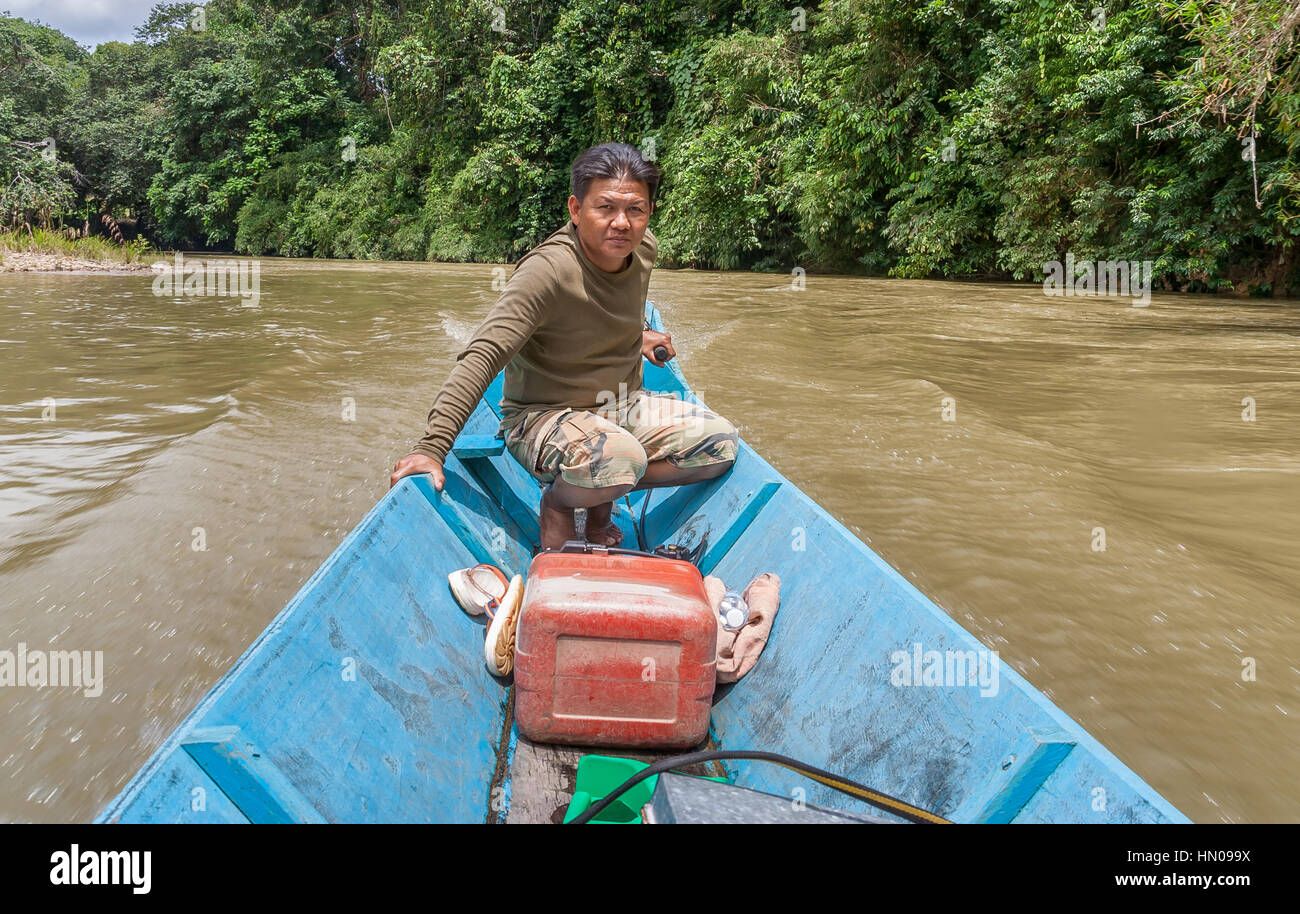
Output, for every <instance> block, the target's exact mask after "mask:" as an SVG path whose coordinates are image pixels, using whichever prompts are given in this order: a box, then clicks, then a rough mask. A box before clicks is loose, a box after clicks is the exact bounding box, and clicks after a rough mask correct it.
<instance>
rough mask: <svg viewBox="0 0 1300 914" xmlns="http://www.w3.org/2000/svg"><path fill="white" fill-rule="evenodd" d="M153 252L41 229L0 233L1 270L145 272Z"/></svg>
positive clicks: (140, 246)
mask: <svg viewBox="0 0 1300 914" xmlns="http://www.w3.org/2000/svg"><path fill="white" fill-rule="evenodd" d="M156 254H157V252H156V251H154V250H153V249H152V248H151V247H149V246H148V245H147V244H143V243H138V242H132V243H130V244H126V245H118V244H114V243H113V242H111V241H107V240H105V239H103V238H66V237H64V236H62V235H58V234H55V233H53V232H41V231H38V232H32V233H31V234H22V233H19V232H11V233H4V234H0V273H148V272H150V271H151V269H152V268H151V266H150V264H151V263H152V262H153V260H154V259H155V255H156Z"/></svg>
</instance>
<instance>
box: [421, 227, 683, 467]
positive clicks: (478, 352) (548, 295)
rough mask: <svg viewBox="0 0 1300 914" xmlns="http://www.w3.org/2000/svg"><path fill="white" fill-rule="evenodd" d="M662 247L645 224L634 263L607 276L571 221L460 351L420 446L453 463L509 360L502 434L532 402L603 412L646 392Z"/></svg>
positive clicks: (525, 267) (529, 261) (524, 264)
mask: <svg viewBox="0 0 1300 914" xmlns="http://www.w3.org/2000/svg"><path fill="white" fill-rule="evenodd" d="M658 252H659V242H658V241H657V240H656V239H655V237H654V234H653V233H652V232H651V231H650V230H649V229H646V232H645V236H644V238H642V240H641V243H640V244H639V245H638V246H637V248H636V250H634V251H632V253H630V254H628V256H627V266H625V267H624V268H623V269H622V270H621V271H619V272H617V273H607V272H605V271H604V270H602V269H601V268H600V267H598V266H596V265H595V264H594V263H592V262H591V260H590V259H588V257H587V255H586V253H585V252H584V251H583V250H582V246H581V245H580V244H579V242H578V234H577V226H576V225H574V224H573V222H572V221H570V222H568V223H567V224H566V225H565V226H564V227H563V228H560V229H557V230H556V231H555V232H553V233H552V234H551V235H550V236H549V237H548V238H547V239H546V240H545V241H543V242H542V243H541V244H539V245H538V246H537V247H535V248H533V249H532V250H531V251H529V252H528V253H527V254H525V255H524V256H523V257H522V258H520V260H519V262H518V263H517V264H516V265H515V271H514V273H513V274H511V276H510V279H509V281H508V282H507V283H506V287H505V289H504V291H502V293H501V297H500V298H499V299H498V300H497V303H496V304H495V305H494V306H493V307H492V310H490V311H489V312H488V314H487V317H486V318H485V319H484V321H483V323H482V324H480V325H479V327H478V329H477V330H476V331H475V332H474V338H473V339H472V340H470V342H469V344H468V345H467V346H466V347H465V348H464V349H463V350H462V351H461V353H460V354H459V355H457V356H456V364H455V366H454V367H453V368H452V370H451V374H450V375H449V376H448V377H447V380H446V382H445V383H444V384H443V385H442V389H441V390H440V391H438V395H437V397H436V398H435V399H434V401H433V409H432V410H430V412H429V424H428V427H427V429H426V430H425V435H424V437H423V438H421V439H420V442H419V443H418V444H417V445H416V446H415V447H414V448H413V449H412V453H416V454H424V455H426V456H428V457H432V458H434V459H435V460H437V461H439V462H440V463H442V462H444V461H445V460H446V457H447V453H448V452H449V451H450V450H451V446H452V443H453V442H454V441H455V440H456V436H457V435H459V434H460V430H461V429H462V428H464V426H465V422H466V421H467V420H468V419H469V416H470V414H471V413H472V412H473V411H474V407H475V405H476V404H477V403H478V401H479V399H480V398H481V397H482V396H483V393H484V392H485V391H486V390H487V388H488V385H489V384H491V383H492V379H493V378H495V377H496V376H497V373H498V372H499V371H501V369H502V368H503V367H504V368H505V372H506V377H505V388H504V395H505V396H504V398H503V399H502V401H501V426H500V429H499V431H502V432H504V431H506V430H508V429H509V428H510V427H511V426H512V425H513V424H514V421H517V420H518V418H520V417H522V415H523V413H524V412H525V411H527V410H530V409H536V408H539V407H544V408H556V407H569V408H573V409H598V408H600V407H602V406H608V405H609V404H610V403H611V402H612V400H613V399H615V398H619V397H623V396H626V395H628V394H631V393H632V392H633V391H635V390H639V389H640V387H641V330H642V319H643V317H644V315H645V301H646V293H647V292H648V291H649V288H650V271H651V269H652V268H653V267H654V262H655V257H656V256H657V254H658ZM620 384H622V385H626V386H625V387H624V388H623V389H622V390H620V387H619V385H620Z"/></svg>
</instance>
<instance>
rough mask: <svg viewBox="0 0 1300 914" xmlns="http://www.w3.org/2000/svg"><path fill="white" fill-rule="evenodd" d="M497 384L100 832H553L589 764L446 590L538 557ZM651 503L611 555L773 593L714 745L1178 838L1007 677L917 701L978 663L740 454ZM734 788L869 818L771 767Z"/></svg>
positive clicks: (958, 639)
mask: <svg viewBox="0 0 1300 914" xmlns="http://www.w3.org/2000/svg"><path fill="white" fill-rule="evenodd" d="M647 316H648V317H649V318H650V320H651V323H652V325H653V326H654V327H655V328H656V329H662V324H661V322H660V317H659V314H658V311H657V310H656V309H655V308H654V306H653V305H652V304H650V303H649V302H647ZM644 383H645V387H646V388H647V389H650V390H655V391H664V392H669V393H673V394H676V395H680V396H683V397H686V398H689V399H691V400H693V401H695V402H700V401H699V400H698V398H696V397H695V395H694V394H693V393H692V392H691V391H690V388H689V387H688V386H687V384H686V380H685V378H683V377H682V375H681V373H680V371H679V370H678V368H677V365H676V363H675V362H673V363H669V365H668V366H667V367H666V368H660V367H657V366H654V365H652V364H650V363H649V362H647V363H646V365H645V382H644ZM501 384H502V378H501V377H498V378H497V379H496V381H495V382H494V384H493V386H492V387H491V388H489V390H488V392H487V394H486V395H485V396H484V398H483V400H482V401H481V402H480V403H479V405H478V407H477V409H476V411H475V412H474V414H473V415H472V416H471V418H470V420H469V422H468V423H467V425H466V427H465V429H464V430H463V431H462V433H461V435H460V437H459V438H458V439H457V443H456V447H455V449H454V451H453V453H452V454H451V455H449V456H448V458H447V461H446V466H445V472H446V484H445V486H444V489H443V491H442V492H441V493H439V492H437V491H435V490H434V488H433V486H432V484H431V481H430V479H429V477H427V476H413V477H407V478H406V479H403V480H402V481H401V482H400V483H399V484H398V485H397V486H395V487H394V488H393V489H392V490H390V491H389V492H388V493H387V494H386V495H385V496H384V497H383V498H382V499H380V501H379V503H378V504H376V505H375V506H374V508H373V509H372V510H371V511H370V512H369V513H368V514H367V515H366V516H365V517H364V518H363V519H362V521H361V522H360V523H359V524H358V525H357V527H356V529H354V530H353V531H352V532H351V533H350V534H349V535H348V537H347V538H346V539H345V540H344V541H343V542H342V543H341V544H340V545H339V547H338V548H337V549H336V550H335V552H334V554H333V555H331V556H330V557H329V558H328V559H327V560H326V561H325V563H324V564H323V565H322V566H321V567H320V569H319V570H318V571H317V572H316V573H315V574H314V575H313V576H312V577H311V579H310V580H309V581H308V582H307V583H306V584H305V585H304V586H303V588H302V589H301V591H299V593H298V594H297V596H296V597H294V599H293V600H292V601H290V603H289V604H288V606H286V607H285V608H284V610H283V611H282V612H281V613H280V614H279V615H278V616H277V617H276V618H275V619H274V620H273V621H272V622H271V624H270V625H269V626H268V627H267V629H266V630H265V631H264V632H263V633H262V634H261V636H260V637H259V638H258V639H257V641H256V642H255V643H254V644H253V645H252V646H251V647H249V648H248V650H247V651H246V652H245V653H244V654H243V656H241V657H240V658H239V660H238V661H237V662H236V663H235V664H234V666H233V667H232V668H231V669H230V671H229V672H227V673H226V675H225V676H224V677H223V678H222V679H221V680H220V681H219V682H218V683H217V684H216V686H215V687H214V688H213V689H212V691H211V692H210V693H209V694H208V695H207V696H206V697H205V698H204V699H203V700H202V701H201V702H200V703H199V705H198V706H197V707H196V708H195V709H194V710H193V711H192V712H191V713H190V714H189V716H188V717H186V719H185V720H184V721H183V722H182V723H181V724H180V726H179V727H178V728H177V729H176V731H175V732H174V733H172V734H171V736H169V737H168V738H167V739H166V741H165V742H164V743H163V744H162V745H161V746H160V747H159V748H158V750H157V751H156V752H155V753H154V754H153V756H152V757H151V758H150V759H149V760H148V761H147V762H146V763H145V764H144V766H143V768H141V770H140V771H139V772H138V773H137V774H136V776H135V777H134V778H133V779H132V780H131V781H130V782H129V783H128V785H127V786H126V788H125V789H124V790H123V791H122V792H121V793H120V794H119V795H118V796H117V797H116V798H115V799H114V800H113V801H112V802H111V803H110V804H109V805H108V807H107V808H106V809H105V810H104V811H103V812H102V813H101V815H100V817H99V819H98V821H101V822H499V821H505V822H518V821H558V818H559V814H561V813H562V810H563V806H564V804H565V803H567V801H568V793H569V792H570V791H571V790H572V783H573V782H572V769H573V764H574V762H575V760H576V759H577V757H578V756H579V755H580V754H581V751H579V750H572V749H564V748H561V747H547V746H538V745H533V744H530V743H528V742H527V741H526V740H522V739H520V738H519V737H518V735H517V733H516V732H515V730H514V727H513V721H512V702H511V700H510V686H509V684H508V683H507V682H504V681H502V680H499V679H497V678H494V677H493V676H491V675H490V674H489V673H488V672H487V670H486V669H485V666H484V663H483V628H482V624H481V623H480V622H477V621H476V620H473V619H471V618H469V617H468V616H466V614H465V613H463V612H462V611H461V610H460V609H459V608H458V607H457V605H456V603H455V602H454V600H453V599H452V597H451V594H450V592H449V589H448V587H447V575H448V573H449V572H451V571H453V570H455V569H458V568H464V567H467V566H469V565H473V564H475V563H478V562H490V563H493V564H495V565H497V566H498V567H500V568H501V569H502V570H504V571H506V572H507V573H508V574H514V573H520V574H523V573H526V571H527V568H528V564H529V560H530V556H531V554H532V548H533V545H534V544H535V543H536V542H537V541H538V534H539V531H538V520H537V518H538V505H539V500H540V490H539V486H538V484H537V483H536V481H535V480H533V479H532V477H531V476H529V475H528V474H527V473H526V472H525V471H524V469H523V468H522V467H520V466H519V465H518V464H517V463H516V462H515V461H514V460H513V459H512V458H511V457H510V456H509V455H508V454H506V453H503V450H502V442H501V441H500V440H498V439H496V438H495V437H494V436H495V433H496V428H497V422H498V415H497V411H496V406H495V404H497V403H499V401H500V398H501ZM648 497H649V499H650V501H649V503H648V504H645V503H644V499H645V498H647V493H645V492H636V493H633V494H632V497H631V498H630V499H629V502H628V504H627V505H624V504H620V505H619V507H618V509H617V510H616V512H615V517H616V519H617V520H618V522H619V523H620V524H621V525H622V526H623V527H624V530H625V534H626V537H627V538H626V540H625V543H634V542H636V531H635V528H634V526H633V525H634V519H633V514H632V511H635V512H636V518H637V520H638V521H639V520H640V519H641V517H642V516H643V517H644V536H645V539H646V541H647V542H648V543H650V544H652V545H657V544H664V543H678V544H681V545H684V546H687V547H692V548H693V547H696V546H698V545H699V544H700V543H701V542H703V543H704V544H705V548H704V552H703V554H702V555H701V556H700V558H699V560H698V564H699V566H700V568H701V570H702V571H703V572H704V573H706V574H715V575H717V576H719V577H721V578H722V579H723V580H724V581H727V582H728V583H730V584H732V585H733V586H736V585H740V586H743V584H744V583H745V582H747V581H749V580H750V579H751V578H752V577H753V576H754V575H756V574H758V573H760V572H765V571H770V572H775V573H777V574H779V575H780V577H781V581H782V589H781V610H780V613H779V614H778V616H777V620H776V625H775V628H774V629H773V632H772V637H771V641H770V642H769V644H768V646H767V649H766V651H765V652H764V654H763V656H762V658H761V659H760V661H759V663H758V665H757V666H756V667H755V668H754V670H753V671H752V672H751V673H750V674H749V675H748V676H747V677H745V678H744V679H743V680H741V681H740V682H739V683H737V684H735V685H733V686H723V687H721V688H720V689H719V691H718V694H717V696H716V698H715V704H714V707H713V716H712V723H711V730H710V744H711V746H713V747H715V748H720V749H724V750H725V749H763V750H768V751H773V752H778V753H782V754H784V755H786V756H790V757H793V758H795V759H799V760H801V761H803V762H807V763H809V764H811V765H814V766H817V767H819V768H822V769H825V770H828V771H832V772H835V773H836V774H839V775H842V776H844V777H847V778H851V779H853V780H855V781H858V782H860V783H863V784H867V785H870V786H871V787H873V788H875V789H877V790H880V791H884V792H885V793H888V794H892V795H893V796H895V797H898V798H900V799H902V800H905V801H907V802H909V803H912V804H914V805H916V806H918V807H921V808H923V809H926V810H930V811H933V812H935V813H937V814H939V815H941V816H944V817H946V818H948V819H951V820H953V821H956V822H1097V823H1109V822H1186V821H1187V819H1186V817H1185V816H1183V815H1182V814H1181V813H1180V812H1179V811H1178V810H1177V809H1175V808H1174V807H1173V806H1172V805H1171V804H1170V803H1169V802H1168V801H1166V800H1165V799H1164V798H1163V797H1161V796H1160V795H1159V794H1158V793H1156V791H1155V790H1153V789H1152V788H1151V787H1150V786H1149V785H1147V784H1146V783H1145V782H1144V781H1143V780H1142V779H1141V778H1140V777H1138V775H1136V774H1135V773H1134V772H1133V771H1131V770H1129V768H1127V767H1126V766H1125V765H1124V764H1123V763H1122V762H1121V761H1120V760H1119V759H1117V758H1116V757H1115V756H1114V755H1113V754H1111V753H1110V752H1109V751H1107V749H1106V748H1105V747H1104V746H1102V745H1101V744H1100V743H1099V742H1098V741H1097V740H1096V739H1094V738H1093V737H1092V736H1090V735H1089V734H1088V733H1086V732H1085V731H1084V730H1083V728H1082V727H1080V726H1079V725H1078V724H1077V723H1075V721H1074V720H1072V719H1071V718H1070V717H1068V716H1067V715H1066V714H1065V713H1064V712H1062V711H1061V710H1060V709H1059V708H1057V707H1056V706H1055V705H1054V704H1053V703H1052V702H1051V701H1049V700H1048V699H1047V698H1046V697H1045V696H1044V695H1042V694H1041V693H1040V692H1039V691H1038V690H1036V689H1035V688H1034V687H1033V686H1032V685H1030V684H1029V683H1028V682H1027V681H1026V680H1025V679H1023V678H1022V677H1021V676H1019V675H1018V674H1017V673H1016V672H1015V671H1014V670H1012V669H1011V668H1010V666H1009V665H1007V664H1005V663H1003V664H1001V665H1000V667H998V669H997V674H998V681H997V688H996V691H995V693H994V690H993V689H992V688H990V687H988V684H987V682H986V683H985V685H984V686H981V685H980V684H979V683H978V682H973V681H972V680H974V679H975V676H974V674H973V672H972V673H971V675H970V678H969V679H968V680H967V684H958V682H957V681H956V680H953V679H951V677H949V678H948V679H946V680H944V681H943V684H927V683H929V682H930V680H929V679H927V677H928V675H929V673H930V672H931V671H933V669H932V667H933V663H932V661H933V660H934V658H936V657H941V658H944V663H945V664H946V666H954V662H953V660H952V658H954V657H956V658H957V660H956V662H955V665H957V666H959V665H960V664H961V662H962V659H963V658H965V659H967V660H970V659H971V658H978V657H984V656H987V654H988V652H987V651H986V650H985V648H984V647H983V646H982V645H981V644H980V643H979V642H978V641H977V640H976V639H975V638H974V637H973V636H972V635H971V634H970V633H968V632H967V631H965V630H964V629H963V628H962V627H961V626H959V625H958V624H957V623H956V622H954V621H953V620H952V619H951V618H949V617H948V616H947V615H946V614H945V613H944V612H943V610H941V609H940V608H939V607H938V606H936V605H935V604H934V603H933V602H932V601H930V600H929V599H928V598H927V597H925V595H923V594H922V593H921V592H920V591H918V590H917V589H916V588H915V587H914V586H912V584H910V583H909V582H908V581H907V580H906V579H905V578H904V577H903V576H902V575H900V574H899V573H898V572H897V571H895V570H894V569H893V568H892V567H890V566H889V565H888V564H887V563H886V562H885V561H884V560H883V559H881V558H880V557H879V556H878V555H876V554H875V553H874V552H873V551H872V550H871V549H869V548H868V547H867V546H866V545H865V544H863V543H862V542H861V541H860V540H859V539H858V538H857V537H855V536H854V535H853V534H852V533H850V532H849V531H848V530H847V529H846V528H845V527H844V526H843V525H842V524H840V523H839V522H837V521H836V520H835V519H834V518H832V517H831V516H830V515H829V514H827V513H826V511H824V510H823V509H822V508H820V507H819V506H818V505H817V504H816V503H814V502H813V501H812V500H811V499H810V498H808V496H806V495H805V494H804V493H803V492H801V491H800V490H799V489H798V488H796V487H795V486H794V485H793V484H791V483H790V482H789V481H788V480H787V479H785V478H784V477H783V476H782V475H781V474H780V473H778V472H777V471H776V470H775V469H773V468H772V467H771V466H770V465H769V464H768V463H767V462H766V461H765V460H763V458H762V457H760V456H759V455H758V454H757V453H755V452H754V450H753V449H751V448H750V447H749V446H748V445H746V444H745V443H744V442H743V441H742V442H741V445H740V453H739V455H738V457H737V460H736V463H735V465H734V467H733V468H732V470H731V471H730V472H729V473H728V474H726V475H725V476H723V477H721V478H719V479H716V480H713V481H711V482H708V483H703V484H699V485H694V486H684V487H682V488H679V489H656V490H651V491H650V492H649V493H648ZM629 507H630V508H631V511H629V510H628V508H629ZM931 652H937V653H933V654H932V653H931ZM970 652H974V653H970ZM934 672H935V673H936V677H938V675H939V674H938V672H937V671H934ZM913 673H915V677H914V678H915V679H916V680H918V682H917V683H916V684H911V682H910V680H911V679H912V678H913V675H912V674H913ZM582 751H591V750H582ZM602 754H627V755H630V753H618V752H617V751H612V752H604V753H602ZM639 757H644V756H639ZM725 773H726V775H727V777H729V778H730V779H731V780H732V782H733V783H735V784H737V785H739V786H743V787H748V788H751V789H753V790H757V791H762V792H765V793H768V794H774V795H777V796H781V797H787V798H788V797H792V796H793V797H797V798H799V799H802V800H806V802H807V803H808V804H816V805H818V806H823V807H830V808H834V809H839V810H844V811H846V812H851V813H869V814H877V815H878V814H879V812H878V810H875V809H873V808H872V807H869V806H867V805H866V804H865V803H861V802H860V801H857V800H854V799H851V798H850V797H848V796H845V795H844V794H841V793H838V792H835V791H833V790H831V789H829V788H827V787H825V786H823V785H821V784H818V783H815V782H813V781H809V780H805V779H804V778H802V777H800V776H799V775H798V774H796V773H794V772H792V771H789V770H787V769H785V768H782V767H778V766H775V765H770V764H765V763H763V762H758V761H733V762H729V763H726V764H725ZM557 810H558V812H557Z"/></svg>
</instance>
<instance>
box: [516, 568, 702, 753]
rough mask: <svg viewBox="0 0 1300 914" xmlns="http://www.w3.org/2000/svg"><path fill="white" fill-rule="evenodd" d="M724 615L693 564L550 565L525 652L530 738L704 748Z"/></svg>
mask: <svg viewBox="0 0 1300 914" xmlns="http://www.w3.org/2000/svg"><path fill="white" fill-rule="evenodd" d="M714 615H715V614H714V611H713V609H712V607H711V606H710V605H709V599H708V596H707V594H706V593H705V591H704V579H703V578H702V577H701V576H700V572H699V569H697V568H696V567H695V566H694V565H692V564H691V563H690V562H685V561H680V560H678V559H668V558H657V557H643V556H628V555H600V554H595V555H588V554H583V553H566V552H543V553H540V554H539V555H538V556H537V557H536V558H534V559H533V562H532V565H531V566H530V568H529V570H528V583H527V585H526V586H525V588H524V599H523V609H522V611H521V613H520V616H519V631H518V639H517V642H516V645H515V723H516V724H517V726H518V727H519V732H520V733H522V734H523V735H524V736H526V737H527V738H528V739H531V740H533V741H535V742H541V743H563V744H569V745H578V746H627V747H645V748H650V747H653V748H664V749H683V748H688V747H691V746H695V745H697V744H698V743H700V742H701V741H703V740H704V738H705V737H706V736H707V735H708V731H709V711H710V709H711V707H712V700H713V689H714V685H715V684H716V667H717V640H718V626H717V622H716V621H715V619H714Z"/></svg>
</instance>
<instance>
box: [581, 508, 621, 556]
mask: <svg viewBox="0 0 1300 914" xmlns="http://www.w3.org/2000/svg"><path fill="white" fill-rule="evenodd" d="M613 510H614V503H613V502H612V501H607V502H605V503H604V504H603V505H597V506H596V507H594V508H588V509H587V542H589V543H595V544H597V545H599V546H617V545H619V544H621V543H622V542H623V531H622V530H621V529H619V526H618V524H615V523H611V522H610V519H609V516H610V514H611V513H613Z"/></svg>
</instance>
